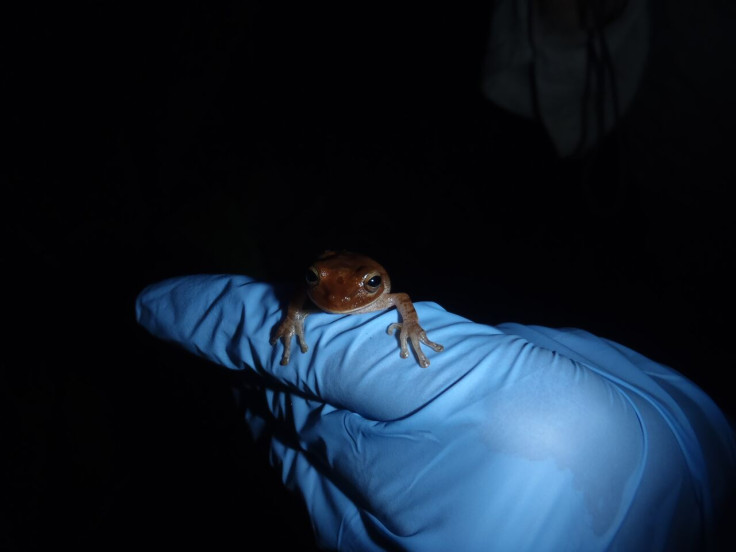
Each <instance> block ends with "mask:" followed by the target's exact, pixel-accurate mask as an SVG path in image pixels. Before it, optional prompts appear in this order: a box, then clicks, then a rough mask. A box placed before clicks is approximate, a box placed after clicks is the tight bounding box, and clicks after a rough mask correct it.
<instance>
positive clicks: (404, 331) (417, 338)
mask: <svg viewBox="0 0 736 552" xmlns="http://www.w3.org/2000/svg"><path fill="white" fill-rule="evenodd" d="M391 299H392V302H393V304H394V305H396V309H397V310H398V311H399V314H400V315H401V320H402V322H401V323H399V322H394V323H393V324H391V325H390V326H389V327H388V329H387V330H386V331H387V332H388V334H389V335H393V333H394V331H395V330H398V332H399V347H400V349H401V352H400V353H399V354H400V356H401V358H407V357H408V356H409V347H408V344H409V343H411V347H412V349H414V353H415V354H416V355H417V361H418V362H419V365H420V366H421V367H422V368H426V367H427V366H429V359H428V358H427V356H426V355H425V354H424V352H423V351H422V348H421V346H420V343H424V344H425V345H427V346H428V347H430V348H431V349H432V350H434V351H435V352H437V353H439V352H441V351H444V350H445V348H444V347H443V346H442V345H440V344H439V343H435V342H434V341H430V340H429V338H428V337H427V332H426V331H424V328H422V326H420V325H419V317H418V316H417V311H416V310H415V309H414V305H413V303H412V302H411V300H410V299H409V296H408V295H407V294H406V293H394V294H391Z"/></svg>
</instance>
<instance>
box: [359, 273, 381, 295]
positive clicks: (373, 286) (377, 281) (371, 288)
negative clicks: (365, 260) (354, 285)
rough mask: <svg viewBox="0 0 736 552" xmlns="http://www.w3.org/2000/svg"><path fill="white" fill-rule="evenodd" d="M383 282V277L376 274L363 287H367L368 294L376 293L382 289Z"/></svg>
mask: <svg viewBox="0 0 736 552" xmlns="http://www.w3.org/2000/svg"><path fill="white" fill-rule="evenodd" d="M381 282H382V280H381V276H380V275H379V274H374V275H373V276H371V277H370V278H368V279H367V280H366V281H365V284H364V285H363V287H365V290H366V291H367V292H368V293H376V292H377V291H378V288H380V287H381Z"/></svg>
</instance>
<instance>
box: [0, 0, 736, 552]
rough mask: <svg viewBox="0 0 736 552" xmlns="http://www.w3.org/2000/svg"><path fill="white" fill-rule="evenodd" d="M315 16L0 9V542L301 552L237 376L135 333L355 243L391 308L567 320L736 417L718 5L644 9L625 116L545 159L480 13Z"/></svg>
mask: <svg viewBox="0 0 736 552" xmlns="http://www.w3.org/2000/svg"><path fill="white" fill-rule="evenodd" d="M313 4H314V3H299V5H296V6H292V5H289V6H288V8H287V7H285V6H283V5H280V4H279V5H272V4H270V3H266V2H244V3H241V2H222V3H217V4H208V3H205V2H180V3H176V4H170V5H169V4H167V5H164V4H159V3H150V4H145V5H144V4H141V5H138V4H136V3H129V2H125V3H123V2H78V3H75V4H74V6H71V7H70V6H68V5H65V4H64V3H55V4H52V5H44V4H35V5H31V6H28V7H26V8H23V9H17V8H16V9H14V10H9V9H8V8H3V10H4V12H5V13H4V15H3V17H2V24H3V27H4V28H5V29H4V32H3V37H4V39H3V41H4V46H3V53H2V56H3V71H4V72H3V81H4V84H3V89H4V92H5V93H6V94H5V100H4V110H3V111H4V113H3V128H4V134H5V137H6V141H5V143H6V145H5V146H4V147H3V153H4V155H3V157H4V161H3V163H2V169H3V180H4V181H5V183H4V184H3V188H4V190H5V191H4V193H3V199H2V221H3V236H4V238H5V240H4V242H5V243H4V246H3V254H2V257H1V258H2V262H3V273H4V276H5V281H6V283H5V285H4V288H5V295H6V296H5V301H4V309H3V310H4V312H5V315H6V316H5V317H4V318H5V322H6V326H9V327H10V331H9V332H8V331H7V330H6V336H7V338H6V339H7V341H6V342H5V347H4V348H5V355H4V357H5V360H4V361H3V366H4V370H3V376H2V377H3V381H2V389H1V390H0V391H2V393H3V395H2V404H3V407H4V408H5V409H6V411H7V412H6V414H4V415H3V419H4V420H5V421H6V422H8V424H7V432H6V435H7V438H6V439H4V440H5V442H6V445H7V449H6V450H9V451H10V454H3V455H2V456H3V458H4V460H5V461H7V462H8V465H7V466H6V467H4V468H3V472H4V474H5V475H6V476H7V481H6V490H5V492H3V498H4V500H3V505H2V507H3V511H2V516H3V517H2V518H0V523H3V524H8V527H9V530H7V531H6V530H2V531H0V539H4V541H0V548H3V549H8V550H32V549H33V550H35V549H40V550H43V549H48V548H49V547H50V546H51V545H54V546H58V545H60V544H69V545H72V546H75V547H77V548H90V549H96V550H98V549H104V550H110V549H116V548H119V549H130V548H133V547H138V546H141V545H143V544H144V543H145V544H149V545H159V546H167V547H172V548H173V547H177V546H181V545H184V544H189V545H193V546H197V545H200V546H207V547H208V549H211V550H221V549H225V548H226V547H228V548H229V546H230V544H229V543H231V542H233V541H234V540H237V541H239V547H240V548H246V549H247V548H248V547H249V546H251V545H252V546H253V547H254V548H256V549H258V548H259V547H260V545H258V544H255V540H256V539H258V538H261V537H263V538H265V539H266V541H267V542H268V543H269V546H277V545H279V544H284V545H291V546H299V548H300V549H309V547H310V546H311V542H312V541H311V534H310V529H309V523H308V521H307V519H306V516H305V514H304V512H303V511H302V510H301V508H300V504H299V502H298V499H296V497H294V496H293V495H290V494H289V493H287V491H285V490H283V489H282V488H281V487H280V486H279V484H278V481H279V477H278V474H277V473H276V471H275V470H273V469H271V468H270V467H269V466H268V461H267V453H266V450H265V448H263V447H262V446H261V445H260V444H255V445H254V444H253V443H252V442H251V441H250V439H249V436H248V434H247V432H246V430H245V428H244V426H243V424H242V421H241V417H240V416H241V412H240V411H239V408H238V407H237V406H236V405H234V403H233V401H232V400H231V395H230V384H232V383H233V380H232V375H231V374H227V373H224V371H221V370H220V369H218V368H216V367H213V366H211V365H209V364H206V363H204V362H202V361H200V360H198V359H195V358H192V357H190V356H189V355H186V354H184V353H182V352H180V351H178V350H176V349H174V348H172V347H170V346H168V345H165V344H162V343H160V342H158V341H156V340H155V339H153V338H152V337H150V336H148V335H147V334H146V333H145V332H144V331H143V330H141V329H140V328H138V327H137V326H136V324H135V321H134V318H133V303H134V300H135V296H136V295H137V293H138V292H139V291H140V290H141V289H142V288H143V287H144V286H145V285H147V284H150V283H153V282H156V281H158V280H161V279H163V278H166V277H170V276H176V275H184V274H193V273H203V272H207V273H213V272H229V273H241V274H248V275H251V276H255V277H259V278H264V279H268V280H272V281H285V280H290V279H293V278H298V277H300V275H301V274H302V271H303V267H304V266H305V265H306V264H307V263H308V261H309V259H310V258H312V257H313V256H314V255H315V254H317V253H319V252H320V251H322V250H323V249H326V248H347V249H352V250H357V251H362V252H365V253H368V254H370V255H373V256H374V257H375V258H376V259H377V260H379V261H380V262H382V264H384V266H386V268H387V269H388V270H389V272H390V273H391V275H392V280H393V285H394V289H395V290H398V291H406V292H408V293H409V294H410V295H411V296H412V298H413V299H414V300H431V301H436V302H437V303H439V304H440V305H442V306H443V307H445V308H446V309H448V310H451V311H453V312H456V313H458V314H461V315H464V316H466V317H468V318H471V319H473V320H476V321H478V322H482V323H489V324H494V323H500V322H503V321H517V322H523V323H534V324H542V325H549V326H575V327H582V328H585V329H587V330H589V331H592V332H594V333H597V334H599V335H603V336H605V337H609V338H612V339H614V340H616V341H619V342H622V343H624V344H626V345H628V346H630V347H632V348H634V349H637V350H639V351H640V352H642V353H644V354H646V355H648V356H650V357H652V358H654V359H655V360H658V361H660V362H663V363H666V364H668V365H670V366H673V367H674V368H676V369H678V370H680V371H681V372H683V373H685V374H686V375H687V376H689V377H690V378H691V379H693V380H694V381H695V382H696V383H698V384H699V385H700V386H701V387H703V388H704V389H705V390H706V391H707V392H708V393H709V394H710V395H711V396H712V397H713V398H714V399H715V400H716V401H717V402H718V404H719V405H720V406H721V407H722V408H724V410H726V411H727V412H729V413H730V414H731V415H733V414H734V402H733V395H734V386H733V384H732V383H730V381H731V377H732V374H733V372H734V367H735V366H734V364H735V363H734V357H733V354H732V341H733V338H732V336H733V330H734V324H733V318H732V316H731V306H730V300H731V299H732V297H731V296H732V286H733V281H734V280H733V278H734V239H733V237H734V232H733V231H734V222H733V203H732V200H731V199H730V198H731V195H732V192H733V190H732V188H733V186H734V183H735V182H736V178H735V176H736V171H734V163H733V151H734V139H733V136H734V134H733V133H734V121H735V120H736V119H735V118H734V106H733V104H734V102H733V98H734V97H735V96H734V94H735V93H736V87H735V86H734V84H733V82H732V79H731V75H732V73H733V67H734V61H735V60H734V57H736V56H734V52H736V48H734V46H736V45H735V44H734V42H735V39H734V36H736V33H734V32H733V28H734V18H735V17H736V15H735V14H734V10H733V8H732V7H730V5H729V4H728V3H726V2H711V3H708V2H703V3H689V2H685V1H673V2H668V3H667V5H666V6H664V5H663V3H659V2H655V8H656V9H655V17H654V20H653V21H654V22H653V28H654V34H653V37H654V40H653V45H652V51H651V55H650V60H649V65H648V69H647V73H646V75H645V78H644V81H643V82H642V85H641V88H640V90H639V93H638V95H637V97H636V98H635V101H634V103H633V105H632V106H631V108H630V109H629V110H628V111H627V113H626V115H625V117H624V118H623V119H622V121H621V122H620V124H619V126H618V127H617V129H616V131H615V132H614V133H612V134H611V135H609V136H608V138H607V139H606V141H605V142H604V143H603V144H601V145H600V147H599V148H597V149H596V150H595V151H594V152H592V153H591V154H590V155H588V156H585V157H583V158H578V159H566V160H562V159H559V158H558V157H557V156H556V155H555V153H554V150H553V148H552V146H551V145H550V143H549V141H548V139H547V137H546V135H545V133H544V131H543V130H542V129H541V127H540V126H539V125H537V124H536V123H535V122H533V121H527V120H523V119H520V118H517V117H515V116H512V115H510V114H508V113H506V112H504V111H502V110H500V109H498V108H496V107H494V106H493V105H491V104H490V103H488V102H487V101H486V100H484V99H483V98H482V96H481V94H480V65H481V62H482V58H483V49H484V46H485V41H486V39H487V31H488V22H489V18H490V15H489V14H490V5H489V6H486V7H480V8H477V7H453V8H448V7H447V6H443V7H442V8H429V7H427V6H424V7H422V9H421V10H415V9H411V8H409V7H406V6H404V7H397V6H396V5H393V4H388V3H387V4H386V5H383V4H378V5H376V4H370V5H363V4H361V5H355V6H353V5H347V6H346V5H342V3H333V2H329V3H320V4H319V6H314V5H313ZM345 4H348V3H345ZM691 4H692V5H691Z"/></svg>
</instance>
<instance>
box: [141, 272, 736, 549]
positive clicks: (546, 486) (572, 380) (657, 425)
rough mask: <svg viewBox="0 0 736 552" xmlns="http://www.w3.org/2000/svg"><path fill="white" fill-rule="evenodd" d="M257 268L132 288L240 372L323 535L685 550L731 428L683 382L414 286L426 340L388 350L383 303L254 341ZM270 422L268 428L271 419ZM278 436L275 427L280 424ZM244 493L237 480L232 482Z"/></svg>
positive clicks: (271, 315) (390, 318) (270, 315)
mask: <svg viewBox="0 0 736 552" xmlns="http://www.w3.org/2000/svg"><path fill="white" fill-rule="evenodd" d="M277 289H278V288H276V287H275V286H272V285H270V284H266V283H260V282H256V281H254V280H252V279H250V278H248V277H244V276H226V275H215V276H213V275H204V276H190V277H182V278H176V279H172V280H167V281H164V282H161V283H159V284H156V285H153V286H150V287H149V288H147V289H145V290H144V291H143V292H142V293H141V294H140V296H139V297H138V302H137V316H138V320H139V322H140V323H141V324H142V325H143V326H144V327H145V328H147V329H148V330H149V331H150V332H151V333H152V334H153V335H155V336H158V337H160V338H162V339H165V340H168V341H172V342H174V343H177V344H179V345H180V346H182V347H184V348H185V349H187V350H189V351H191V352H192V353H194V354H197V355H199V356H202V357H204V358H207V359H209V360H211V361H213V362H214V363H216V364H219V365H222V366H224V367H226V368H229V369H232V370H246V371H253V372H255V373H257V374H259V375H260V380H261V381H262V384H263V393H264V394H265V398H266V402H267V404H268V408H269V410H270V414H271V415H272V416H273V417H272V418H271V417H267V418H266V419H265V420H264V419H258V418H256V417H254V416H250V417H249V418H248V421H249V423H250V424H251V425H252V427H253V428H254V429H257V428H258V427H259V426H260V425H262V424H265V425H266V427H268V426H269V425H276V424H285V425H286V426H287V427H289V428H291V430H292V432H293V434H294V435H295V436H296V439H295V440H294V441H293V442H291V441H288V440H280V439H279V438H277V437H275V436H272V437H271V449H272V457H273V461H274V463H275V464H276V465H277V466H279V467H280V469H281V474H282V478H283V481H284V483H285V484H286V485H287V486H288V487H289V488H292V489H296V490H298V491H299V492H300V493H301V494H302V496H303V497H304V500H305V502H306V505H307V508H308V510H309V515H310V517H311V520H312V525H313V527H314V532H315V535H316V539H317V542H318V544H319V545H320V546H322V547H324V548H328V549H340V550H385V549H407V550H421V551H431V550H443V551H446V550H450V549H453V550H463V551H472V550H513V551H520V550H533V551H535V552H538V551H541V550H554V551H560V550H585V551H596V550H608V549H612V548H613V549H617V550H627V551H628V550H666V549H673V548H676V549H684V548H688V549H689V548H690V547H691V548H692V549H698V550H701V549H703V548H702V545H703V544H704V543H706V542H707V541H708V539H709V538H711V536H712V535H711V533H710V529H711V528H710V524H711V522H712V521H713V519H714V517H715V511H716V509H717V508H718V506H719V504H720V502H721V501H722V500H723V499H724V495H725V494H726V493H727V492H729V491H730V490H732V489H733V488H734V473H736V446H735V445H734V439H733V434H732V432H731V429H730V427H729V425H728V423H727V421H726V420H725V418H724V416H723V415H722V413H721V412H720V411H719V409H718V408H717V407H716V406H715V405H714V403H713V402H712V401H711V400H710V399H709V397H708V396H706V395H705V394H704V393H703V392H702V391H701V390H700V389H699V388H698V387H696V386H695V385H694V384H693V383H692V382H690V381H689V380H687V379H686V378H684V377H683V376H682V375H680V374H678V373H677V372H675V371H674V370H671V369H669V368H667V367H665V366H662V365H660V364H657V363H655V362H652V361H650V360H648V359H647V358H644V357H643V356H641V355H639V354H637V353H636V352H634V351H632V350H630V349H627V348H625V347H623V346H621V345H618V344H616V343H613V342H611V341H607V340H604V339H601V338H598V337H595V336H593V335H591V334H589V333H587V332H583V331H580V330H554V329H550V328H543V327H531V326H522V325H518V324H503V325H500V326H497V327H491V326H486V325H481V324H476V323H473V322H470V321H468V320H466V319H464V318H461V317H459V316H456V315H454V314H451V313H448V312H446V311H444V310H443V309H442V308H440V307H439V306H438V305H435V304H433V303H418V304H416V308H417V312H418V314H419V318H420V321H421V323H422V326H423V327H424V328H425V329H426V330H427V333H428V335H429V336H430V338H431V339H432V340H434V341H437V342H438V343H442V344H443V345H444V346H445V351H444V352H442V353H434V352H432V351H428V356H429V359H430V361H431V366H430V367H429V368H420V367H419V366H418V364H417V363H416V362H415V360H414V359H413V358H412V357H410V358H409V359H401V358H400V357H399V348H398V345H397V339H396V336H389V335H387V334H386V328H387V327H388V326H389V324H390V323H392V322H396V321H397V320H398V314H397V312H396V310H395V309H392V310H389V311H383V312H376V313H369V314H360V315H330V314H322V313H319V314H313V315H311V316H310V317H309V318H308V319H307V321H306V337H307V341H308V343H309V345H310V349H309V351H308V352H307V353H306V354H303V353H301V352H300V351H299V349H298V347H296V346H295V347H293V351H292V358H291V361H290V363H289V364H288V365H287V366H281V365H280V364H279V361H280V359H281V354H282V351H283V345H282V344H281V343H279V344H278V345H277V346H276V347H274V346H271V345H270V344H269V337H270V334H271V331H272V328H273V327H274V326H275V325H276V324H277V323H278V322H279V321H280V320H281V317H282V314H283V313H282V310H281V304H280V302H279V300H278V299H277V295H276V292H277ZM275 435H281V433H278V434H275ZM287 441H288V442H287ZM244 499H246V498H244Z"/></svg>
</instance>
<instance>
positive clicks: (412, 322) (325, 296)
mask: <svg viewBox="0 0 736 552" xmlns="http://www.w3.org/2000/svg"><path fill="white" fill-rule="evenodd" d="M310 301H311V305H310V304H309V303H310ZM315 307H316V308H317V309H319V310H322V311H324V312H328V313H332V314H361V313H366V312H374V311H379V310H384V309H390V308H391V307H396V309H397V310H398V311H399V314H400V315H401V320H402V322H400V323H398V322H395V323H393V324H391V325H390V326H389V327H388V328H387V330H386V331H387V333H388V334H389V335H392V334H393V333H394V331H395V330H398V332H399V333H398V336H399V348H400V356H401V358H407V357H408V356H409V349H408V347H407V344H408V343H411V346H412V348H413V349H414V353H415V354H416V357H417V361H418V362H419V365H420V366H422V367H423V368H426V367H427V366H429V359H427V357H426V355H425V354H424V353H423V352H422V350H421V348H420V343H424V344H425V345H427V346H428V347H430V348H431V349H432V350H434V351H435V352H440V351H442V350H444V347H443V346H442V345H440V344H438V343H434V342H433V341H430V340H429V339H428V338H427V333H426V332H425V331H424V328H422V327H421V326H420V325H419V317H418V316H417V311H416V310H415V309H414V305H413V303H412V302H411V299H409V296H408V295H407V294H406V293H391V280H390V279H389V277H388V273H387V272H386V270H385V269H384V268H383V267H382V266H381V265H380V264H378V263H377V262H376V261H374V260H373V259H371V258H370V257H366V256H365V255H360V254H357V253H350V252H347V251H342V252H335V251H325V252H324V253H323V254H322V255H321V256H320V257H319V258H318V259H317V260H316V261H315V262H314V263H313V264H312V265H311V266H310V267H309V268H308V269H307V271H306V274H305V280H304V283H303V284H302V285H301V286H299V288H298V289H297V291H296V292H295V293H294V296H293V297H292V299H291V302H290V303H289V307H288V309H287V312H286V316H285V317H284V319H283V320H282V321H281V323H280V324H279V325H278V326H276V327H275V328H274V332H273V335H272V337H271V345H276V344H277V343H278V341H279V339H281V341H282V342H283V343H284V354H283V356H282V357H281V364H282V365H286V364H288V363H289V358H290V354H291V338H292V337H293V336H294V335H295V334H296V337H297V341H298V342H299V347H300V348H301V350H302V353H306V352H307V350H308V349H309V346H308V345H307V342H306V339H305V337H304V319H305V318H306V317H307V316H308V315H309V314H310V312H317V311H316V310H315Z"/></svg>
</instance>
